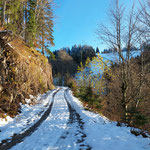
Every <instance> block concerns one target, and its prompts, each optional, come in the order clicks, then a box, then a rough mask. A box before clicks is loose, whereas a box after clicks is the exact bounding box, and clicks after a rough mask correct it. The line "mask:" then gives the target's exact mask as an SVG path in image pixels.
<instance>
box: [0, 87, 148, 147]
mask: <svg viewBox="0 0 150 150" xmlns="http://www.w3.org/2000/svg"><path fill="white" fill-rule="evenodd" d="M43 100H45V101H47V103H46V104H45V105H43V107H44V109H45V107H46V110H45V111H44V109H42V108H40V110H41V111H40V112H38V115H39V116H40V117H39V118H38V119H37V120H36V119H33V120H36V121H33V122H34V123H33V124H32V125H29V126H28V124H25V123H24V124H23V125H22V124H20V123H18V125H17V126H15V125H14V123H15V124H16V120H13V121H12V122H10V123H8V124H7V125H5V126H7V130H8V131H9V133H7V132H4V133H3V132H2V134H0V140H1V141H2V142H1V144H0V150H5V149H12V150H69V149H71V150H80V149H81V150H90V149H94V150H109V149H111V150H149V149H150V139H148V138H147V139H144V138H142V137H141V136H138V137H136V136H134V135H133V134H131V133H130V128H129V127H117V126H116V122H110V121H109V120H108V119H106V118H105V117H101V116H100V115H99V114H95V113H93V112H89V111H87V110H85V109H84V108H83V107H82V105H81V103H80V101H79V100H78V99H77V98H75V97H73V95H72V92H71V91H70V90H69V89H68V88H66V87H62V88H60V89H56V90H53V91H51V92H48V93H47V94H45V96H44V97H43ZM37 109H38V107H36V106H33V108H32V110H30V113H29V114H30V116H32V113H33V114H34V112H35V110H37ZM27 116H28V115H27ZM34 116H35V114H34ZM22 118H24V117H23V116H22ZM32 118H34V117H32ZM32 118H28V119H26V120H27V121H24V122H29V121H30V122H32ZM21 121H22V122H23V119H20V122H21ZM5 126H4V127H3V128H2V129H3V130H4V131H5ZM21 126H24V127H25V128H22V127H21ZM17 127H18V128H20V130H18V131H17V133H16V132H15V131H16V130H15V128H17ZM9 128H10V129H9ZM12 128H13V129H12ZM0 129H1V128H0ZM2 129H1V130H2ZM6 133H7V135H8V137H9V136H10V137H12V138H6V137H5V136H4V137H5V138H2V137H1V136H2V135H4V134H6ZM11 134H12V135H13V136H11Z"/></svg>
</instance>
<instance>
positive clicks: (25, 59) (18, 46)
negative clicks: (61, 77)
mask: <svg viewBox="0 0 150 150" xmlns="http://www.w3.org/2000/svg"><path fill="white" fill-rule="evenodd" d="M8 41H10V42H8ZM0 47H1V50H0V114H5V113H7V114H8V115H10V116H14V115H16V114H17V113H18V110H19V107H20V102H21V103H25V98H28V97H29V95H37V94H38V93H44V92H45V91H47V90H48V89H53V88H54V86H53V79H52V68H51V65H50V64H49V63H48V60H47V58H46V57H45V56H43V55H41V54H40V53H39V52H37V51H36V50H35V49H32V48H29V47H28V46H26V45H25V43H24V42H23V41H22V39H21V38H18V37H15V38H13V37H12V35H11V33H9V32H8V31H1V32H0ZM0 117H2V116H0Z"/></svg>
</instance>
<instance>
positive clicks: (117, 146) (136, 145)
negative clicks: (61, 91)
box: [68, 91, 150, 150]
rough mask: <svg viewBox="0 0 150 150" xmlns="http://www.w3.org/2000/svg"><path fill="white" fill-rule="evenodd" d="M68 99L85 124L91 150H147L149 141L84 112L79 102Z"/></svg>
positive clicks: (70, 94) (69, 95)
mask: <svg viewBox="0 0 150 150" xmlns="http://www.w3.org/2000/svg"><path fill="white" fill-rule="evenodd" d="M68 97H69V98H68V99H70V102H71V103H72V105H73V106H74V107H75V109H76V110H77V112H78V113H79V114H80V115H81V117H82V118H83V120H84V122H85V132H86V134H87V141H88V143H89V145H90V146H91V147H92V150H99V149H102V150H109V149H111V150H149V149H150V139H149V138H143V137H141V136H138V137H136V136H135V135H133V134H131V133H130V127H118V126H116V122H110V121H109V120H108V119H107V118H105V117H102V116H100V115H99V114H95V113H93V112H89V111H86V110H84V108H83V106H82V104H81V102H80V101H79V100H78V99H77V98H75V97H73V96H72V92H71V91H70V93H69V94H68Z"/></svg>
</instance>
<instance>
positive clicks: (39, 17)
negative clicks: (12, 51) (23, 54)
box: [0, 0, 54, 54]
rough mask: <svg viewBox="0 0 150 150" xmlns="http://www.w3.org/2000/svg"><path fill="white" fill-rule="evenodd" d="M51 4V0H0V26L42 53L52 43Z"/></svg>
mask: <svg viewBox="0 0 150 150" xmlns="http://www.w3.org/2000/svg"><path fill="white" fill-rule="evenodd" d="M52 6H53V2H52V1H51V0H44V1H43V0H14V1H12V0H10V1H7V0H1V1H0V14H1V15H0V20H1V26H3V28H4V29H7V30H10V31H12V32H13V35H17V36H21V37H22V38H23V40H24V41H25V43H26V44H27V45H29V46H30V47H38V48H40V49H42V53H43V54H44V52H45V48H46V45H48V44H49V46H50V45H52V46H53V45H54V42H53V40H54V38H53V34H52V33H53V24H54V22H53V7H52Z"/></svg>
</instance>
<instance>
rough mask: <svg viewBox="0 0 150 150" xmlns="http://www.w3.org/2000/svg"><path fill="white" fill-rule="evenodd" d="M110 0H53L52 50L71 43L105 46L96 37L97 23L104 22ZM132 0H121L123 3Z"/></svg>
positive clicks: (100, 47)
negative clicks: (54, 6)
mask: <svg viewBox="0 0 150 150" xmlns="http://www.w3.org/2000/svg"><path fill="white" fill-rule="evenodd" d="M111 1H112V0H55V1H54V2H55V3H56V5H57V7H56V8H55V10H54V14H55V16H56V18H55V25H54V33H53V35H54V43H55V46H54V47H52V48H51V49H52V50H57V49H60V48H62V47H68V46H69V47H72V46H73V45H75V44H77V45H79V44H81V45H85V44H86V45H91V46H93V47H94V48H96V47H99V49H100V50H103V49H104V48H107V46H106V45H103V44H101V42H100V40H99V39H98V38H97V35H96V33H95V32H96V30H97V28H98V24H100V23H102V22H103V23H105V22H106V19H107V14H106V13H107V10H108V9H109V7H110V6H109V5H110V4H111ZM132 1H133V0H121V2H125V5H127V4H129V5H130V4H132Z"/></svg>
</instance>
